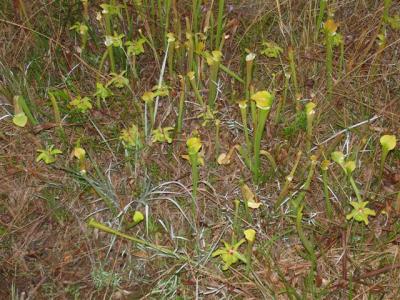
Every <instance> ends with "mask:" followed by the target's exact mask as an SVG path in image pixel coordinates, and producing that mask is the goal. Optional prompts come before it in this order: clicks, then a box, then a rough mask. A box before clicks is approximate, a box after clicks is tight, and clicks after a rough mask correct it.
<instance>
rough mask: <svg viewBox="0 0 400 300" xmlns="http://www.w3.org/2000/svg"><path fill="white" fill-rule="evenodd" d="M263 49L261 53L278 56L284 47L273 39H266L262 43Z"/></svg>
mask: <svg viewBox="0 0 400 300" xmlns="http://www.w3.org/2000/svg"><path fill="white" fill-rule="evenodd" d="M262 45H263V49H262V50H261V54H263V55H265V56H266V57H269V58H278V57H279V55H280V54H281V53H282V52H283V49H282V48H281V47H279V45H278V44H276V43H275V42H271V41H266V42H263V43H262Z"/></svg>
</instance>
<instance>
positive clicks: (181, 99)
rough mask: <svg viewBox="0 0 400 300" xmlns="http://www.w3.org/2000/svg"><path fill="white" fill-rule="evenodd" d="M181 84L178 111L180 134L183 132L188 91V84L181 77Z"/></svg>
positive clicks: (178, 130)
mask: <svg viewBox="0 0 400 300" xmlns="http://www.w3.org/2000/svg"><path fill="white" fill-rule="evenodd" d="M180 82H181V92H180V95H179V110H178V122H177V128H176V131H177V133H178V134H180V133H181V132H182V126H183V109H184V105H185V89H186V84H185V79H184V78H183V77H182V76H180Z"/></svg>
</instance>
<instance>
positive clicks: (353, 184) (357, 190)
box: [349, 175, 362, 202]
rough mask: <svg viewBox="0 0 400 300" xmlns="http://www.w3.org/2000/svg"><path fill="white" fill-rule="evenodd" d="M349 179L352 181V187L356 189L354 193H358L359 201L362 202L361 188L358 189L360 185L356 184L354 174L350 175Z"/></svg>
mask: <svg viewBox="0 0 400 300" xmlns="http://www.w3.org/2000/svg"><path fill="white" fill-rule="evenodd" d="M349 181H350V184H351V187H352V188H353V190H354V193H355V194H356V197H357V200H358V201H359V202H362V198H361V194H360V190H359V189H358V187H357V185H356V182H355V181H354V179H353V176H351V175H349Z"/></svg>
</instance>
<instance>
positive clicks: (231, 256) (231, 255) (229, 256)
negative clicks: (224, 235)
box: [212, 239, 247, 271]
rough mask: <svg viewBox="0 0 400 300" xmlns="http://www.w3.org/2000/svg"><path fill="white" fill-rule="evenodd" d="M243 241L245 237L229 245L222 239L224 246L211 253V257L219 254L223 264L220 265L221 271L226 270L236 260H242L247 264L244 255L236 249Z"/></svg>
mask: <svg viewBox="0 0 400 300" xmlns="http://www.w3.org/2000/svg"><path fill="white" fill-rule="evenodd" d="M245 242H246V240H245V239H241V240H240V241H239V242H237V243H236V244H234V245H231V244H229V243H227V242H224V241H223V243H224V247H223V248H220V249H218V250H216V251H214V252H213V253H212V257H217V256H221V259H222V261H223V262H224V266H223V267H222V270H223V271H226V270H228V269H229V268H230V267H231V266H232V265H233V264H235V263H237V262H238V261H242V262H244V263H245V264H247V259H246V257H245V256H244V255H243V254H241V253H240V252H239V251H238V249H239V247H240V246H241V245H242V244H243V243H245Z"/></svg>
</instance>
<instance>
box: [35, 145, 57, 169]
mask: <svg viewBox="0 0 400 300" xmlns="http://www.w3.org/2000/svg"><path fill="white" fill-rule="evenodd" d="M37 152H39V153H40V154H39V155H38V156H37V157H36V162H39V161H41V160H43V161H44V163H45V164H47V165H49V164H52V163H54V162H55V161H56V156H57V155H59V154H61V153H62V151H61V150H59V149H54V145H51V146H49V147H48V148H46V149H39V150H37Z"/></svg>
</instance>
